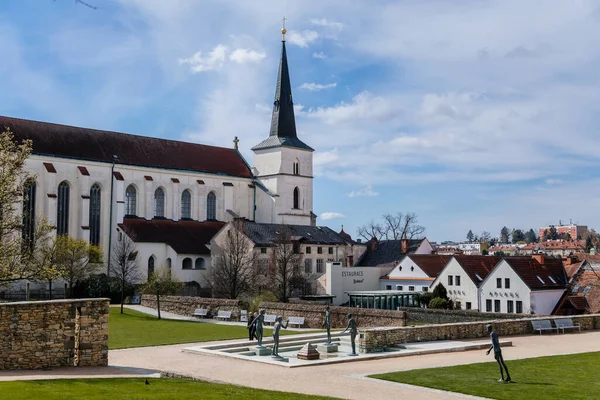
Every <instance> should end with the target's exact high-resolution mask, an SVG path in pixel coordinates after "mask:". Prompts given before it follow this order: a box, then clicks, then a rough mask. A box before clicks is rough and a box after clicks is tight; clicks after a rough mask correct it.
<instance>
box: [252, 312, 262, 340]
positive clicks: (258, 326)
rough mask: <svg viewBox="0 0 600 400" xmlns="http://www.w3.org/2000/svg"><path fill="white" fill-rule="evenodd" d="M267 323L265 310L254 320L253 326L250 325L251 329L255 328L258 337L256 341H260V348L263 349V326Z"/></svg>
mask: <svg viewBox="0 0 600 400" xmlns="http://www.w3.org/2000/svg"><path fill="white" fill-rule="evenodd" d="M264 322H265V310H260V311H259V312H258V317H256V318H254V321H252V324H251V325H250V329H252V328H253V327H254V334H255V335H256V339H257V340H258V347H263V345H262V340H263V324H264Z"/></svg>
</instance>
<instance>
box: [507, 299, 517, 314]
mask: <svg viewBox="0 0 600 400" xmlns="http://www.w3.org/2000/svg"><path fill="white" fill-rule="evenodd" d="M506 312H507V313H509V314H512V313H514V312H515V309H514V302H513V301H512V300H506Z"/></svg>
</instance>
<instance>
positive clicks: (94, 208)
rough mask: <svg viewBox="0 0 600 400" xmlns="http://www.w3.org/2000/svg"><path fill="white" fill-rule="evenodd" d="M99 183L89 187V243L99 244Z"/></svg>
mask: <svg viewBox="0 0 600 400" xmlns="http://www.w3.org/2000/svg"><path fill="white" fill-rule="evenodd" d="M100 194H101V191H100V185H98V184H97V183H94V184H93V185H92V188H91V189H90V243H91V244H93V245H96V246H97V245H99V244H100Z"/></svg>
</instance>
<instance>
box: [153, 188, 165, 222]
mask: <svg viewBox="0 0 600 400" xmlns="http://www.w3.org/2000/svg"><path fill="white" fill-rule="evenodd" d="M154 216H155V217H164V216H165V191H164V190H162V188H158V189H156V190H155V191H154Z"/></svg>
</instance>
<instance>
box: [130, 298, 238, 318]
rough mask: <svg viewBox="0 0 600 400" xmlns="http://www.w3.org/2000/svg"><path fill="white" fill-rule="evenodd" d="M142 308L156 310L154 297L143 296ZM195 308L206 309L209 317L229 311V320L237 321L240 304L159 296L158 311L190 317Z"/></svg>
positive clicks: (230, 301)
mask: <svg viewBox="0 0 600 400" xmlns="http://www.w3.org/2000/svg"><path fill="white" fill-rule="evenodd" d="M141 305H142V306H145V307H150V308H154V309H156V296H152V295H143V296H142V303H141ZM196 308H206V309H208V313H209V316H214V315H217V313H218V312H219V310H221V311H231V319H232V320H233V321H239V319H240V309H241V303H240V302H239V301H238V300H230V299H213V298H209V297H187V296H160V310H161V311H167V312H172V313H175V314H179V315H188V316H190V315H192V314H193V313H194V310H196Z"/></svg>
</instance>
